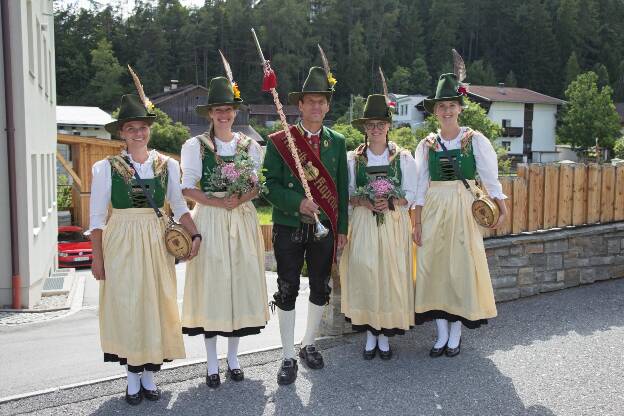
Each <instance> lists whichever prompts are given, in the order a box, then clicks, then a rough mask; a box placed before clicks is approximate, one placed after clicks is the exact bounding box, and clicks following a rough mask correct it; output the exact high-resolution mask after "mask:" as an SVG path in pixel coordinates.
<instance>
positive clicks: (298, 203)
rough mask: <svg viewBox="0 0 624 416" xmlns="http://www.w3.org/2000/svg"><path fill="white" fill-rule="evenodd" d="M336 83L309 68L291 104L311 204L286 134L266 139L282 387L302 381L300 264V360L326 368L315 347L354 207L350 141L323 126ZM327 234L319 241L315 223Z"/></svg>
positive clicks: (317, 68) (309, 364) (329, 77)
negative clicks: (304, 298)
mask: <svg viewBox="0 0 624 416" xmlns="http://www.w3.org/2000/svg"><path fill="white" fill-rule="evenodd" d="M333 83H335V80H334V79H333V77H332V76H331V73H328V72H326V71H325V70H324V69H323V68H319V67H312V68H310V72H309V74H308V77H307V79H306V80H305V82H304V84H303V88H302V90H301V91H298V92H292V93H290V94H289V96H288V100H289V102H290V103H291V104H293V105H298V106H299V111H300V112H301V122H300V123H299V124H297V125H294V126H290V133H291V135H292V137H293V140H294V142H295V146H296V148H297V153H298V155H299V159H300V160H301V165H302V166H303V168H304V171H305V177H306V179H307V181H308V184H309V187H310V191H311V193H312V197H313V200H312V199H308V198H306V196H305V193H304V189H303V187H302V185H301V180H300V176H299V174H298V170H297V168H296V164H295V162H294V157H293V156H292V153H291V152H290V148H289V147H288V142H287V138H286V134H285V133H284V132H283V131H281V132H278V133H274V134H272V135H270V136H269V140H268V144H267V150H266V156H265V159H264V169H265V175H266V185H267V189H268V191H267V192H266V194H265V198H266V199H267V200H268V201H269V202H270V203H271V204H272V205H273V248H274V252H275V259H276V261H277V274H278V277H277V283H278V291H277V292H276V293H275V294H274V295H273V299H274V300H273V304H274V305H275V306H277V308H278V316H279V324H280V334H281V338H282V348H283V353H284V360H283V361H282V365H281V366H280V369H279V372H278V374H277V382H278V383H279V384H291V383H293V382H294V381H295V379H296V378H297V362H296V360H295V347H294V331H295V301H296V299H297V294H298V292H299V279H300V275H301V269H302V267H303V261H304V259H305V261H306V264H307V268H308V279H309V285H310V298H309V306H308V320H307V326H306V332H305V335H304V337H303V340H302V341H301V350H300V351H299V356H300V357H301V358H302V359H303V361H304V362H305V363H306V365H307V366H308V367H309V368H312V369H320V368H323V366H324V363H323V357H322V356H321V354H320V352H319V351H318V350H317V349H316V347H315V345H314V341H315V337H316V334H317V332H318V328H319V326H320V323H321V318H322V316H323V308H324V306H325V305H326V304H327V303H328V302H329V294H330V291H331V289H330V287H329V278H330V274H331V267H332V263H333V261H334V258H335V251H336V249H342V247H343V246H344V245H345V243H346V241H347V227H348V222H347V208H348V201H349V191H348V174H347V154H346V146H345V139H344V136H342V135H341V134H340V133H337V132H335V131H333V130H331V129H329V128H327V127H324V126H323V119H324V118H325V115H326V114H327V112H328V111H329V103H330V100H331V96H332V93H333ZM315 215H317V216H318V218H319V219H320V221H321V223H322V224H323V225H324V226H325V227H327V228H328V229H329V230H330V232H329V234H328V235H327V236H326V237H323V238H318V237H316V236H315V224H314V222H315V221H314V220H313V218H314V216H315Z"/></svg>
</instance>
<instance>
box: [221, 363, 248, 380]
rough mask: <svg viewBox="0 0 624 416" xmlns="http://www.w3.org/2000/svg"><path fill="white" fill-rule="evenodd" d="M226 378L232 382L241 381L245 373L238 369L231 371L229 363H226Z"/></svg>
mask: <svg viewBox="0 0 624 416" xmlns="http://www.w3.org/2000/svg"><path fill="white" fill-rule="evenodd" d="M225 376H226V377H229V378H230V380H232V381H243V380H244V379H245V373H244V372H243V370H241V369H240V368H235V369H234V370H232V369H231V368H230V363H228V369H227V373H225Z"/></svg>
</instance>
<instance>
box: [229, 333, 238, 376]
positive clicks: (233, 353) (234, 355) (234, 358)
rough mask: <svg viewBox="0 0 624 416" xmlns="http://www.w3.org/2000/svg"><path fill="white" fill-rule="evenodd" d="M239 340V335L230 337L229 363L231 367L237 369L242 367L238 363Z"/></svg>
mask: <svg viewBox="0 0 624 416" xmlns="http://www.w3.org/2000/svg"><path fill="white" fill-rule="evenodd" d="M238 341H240V338H239V337H229V338H228V355H227V360H228V365H229V366H230V369H232V370H237V369H240V364H239V363H238Z"/></svg>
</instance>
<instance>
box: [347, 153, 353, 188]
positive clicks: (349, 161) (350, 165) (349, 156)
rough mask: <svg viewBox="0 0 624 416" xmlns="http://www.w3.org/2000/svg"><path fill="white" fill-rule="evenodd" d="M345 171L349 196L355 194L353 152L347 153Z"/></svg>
mask: <svg viewBox="0 0 624 416" xmlns="http://www.w3.org/2000/svg"><path fill="white" fill-rule="evenodd" d="M347 171H348V173H349V196H351V195H353V194H354V193H355V152H353V151H351V152H347Z"/></svg>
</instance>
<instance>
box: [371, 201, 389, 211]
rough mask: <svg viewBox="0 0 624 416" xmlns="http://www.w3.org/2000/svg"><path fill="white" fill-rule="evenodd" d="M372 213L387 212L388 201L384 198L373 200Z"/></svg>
mask: <svg viewBox="0 0 624 416" xmlns="http://www.w3.org/2000/svg"><path fill="white" fill-rule="evenodd" d="M374 211H375V212H378V213H380V214H381V213H384V212H386V211H388V200H387V199H386V198H377V199H375V207H374Z"/></svg>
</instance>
